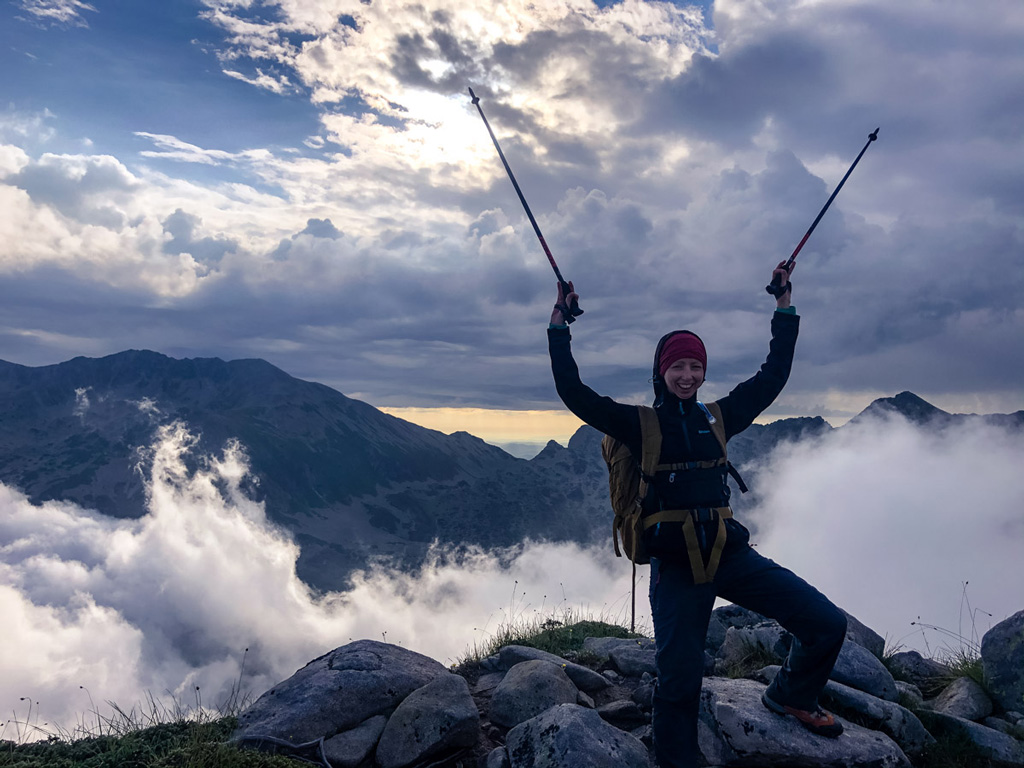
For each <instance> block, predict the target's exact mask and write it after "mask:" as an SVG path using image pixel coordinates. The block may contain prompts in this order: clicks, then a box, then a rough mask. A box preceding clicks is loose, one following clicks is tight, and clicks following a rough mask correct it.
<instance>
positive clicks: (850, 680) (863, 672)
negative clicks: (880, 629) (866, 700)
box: [830, 640, 900, 701]
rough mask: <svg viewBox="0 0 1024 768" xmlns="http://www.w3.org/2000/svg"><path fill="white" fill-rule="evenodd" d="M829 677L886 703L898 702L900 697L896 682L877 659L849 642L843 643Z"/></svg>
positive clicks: (862, 648) (861, 647) (867, 651)
mask: <svg viewBox="0 0 1024 768" xmlns="http://www.w3.org/2000/svg"><path fill="white" fill-rule="evenodd" d="M830 677H831V678H832V679H833V680H835V681H836V682H837V683H842V684H843V685H848V686H850V687H851V688H856V689H857V690H859V691H864V692H865V693H870V694H871V695H872V696H877V697H878V698H880V699H885V700H886V701H898V700H899V697H900V696H899V691H898V690H897V688H896V681H895V680H894V679H893V677H892V674H890V672H889V670H888V669H886V668H885V665H884V664H883V663H882V662H881V661H880V660H879V659H878V657H877V656H875V655H874V654H873V653H871V651H869V650H867V649H866V648H864V647H863V646H860V645H858V644H857V643H854V642H851V641H849V640H847V641H846V642H844V643H843V648H842V650H841V651H840V652H839V658H838V659H836V665H835V666H834V667H833V668H832V674H831V675H830Z"/></svg>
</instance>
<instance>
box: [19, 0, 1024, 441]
mask: <svg viewBox="0 0 1024 768" xmlns="http://www.w3.org/2000/svg"><path fill="white" fill-rule="evenodd" d="M1022 38H1024V5H1022V4H1021V3H1020V2H1019V0H980V1H979V2H976V3H969V4H965V3H956V2H935V1H934V0H906V2H901V3H891V2H888V0H778V1H777V2H772V3H764V2H762V1H761V0H714V2H706V3H703V4H700V5H687V4H685V3H667V2H641V1H640V0H621V1H620V2H599V3H596V4H595V3H593V2H591V0H542V1H541V2H519V1H518V0H517V1H505V2H488V1H487V0H477V1H476V2H472V3H467V2H462V1H461V0H459V1H458V2H455V1H454V0H425V1H424V0H416V2H405V1H404V0H391V1H389V2H387V3H382V2H375V1H372V0H371V1H369V2H367V1H359V2H357V1H356V0H315V1H314V0H167V2H161V3H139V2H133V1H131V0H109V1H108V2H100V1H98V0H95V1H94V2H85V0H4V2H2V3H0V43H2V45H0V68H2V71H3V72H4V73H5V76H4V78H3V81H2V83H0V359H4V360H7V361H10V362H15V363H19V364H23V365H30V366H37V365H49V364H53V363H57V362H61V361H63V360H67V359H70V358H72V357H74V356H77V355H86V356H93V357H95V356H102V355H106V354H112V353H115V352H118V351H122V350H124V349H130V348H146V349H153V350H156V351H159V352H163V353H165V354H168V355H171V356H174V357H179V358H180V357H208V356H215V357H221V358H224V359H237V358H246V357H260V358H264V359H266V360H269V361H270V362H271V363H273V364H275V365H277V366H279V367H281V368H283V369H284V370H286V371H287V372H289V373H291V374H292V375H294V376H297V377H300V378H304V379H308V380H314V381H319V382H322V383H325V384H328V385H330V386H333V387H335V388H337V389H338V390H340V391H341V392H343V393H345V394H347V395H350V396H352V397H357V398H359V399H362V400H365V401H367V402H369V403H371V404H373V405H375V406H378V407H381V408H385V409H388V410H389V412H391V413H395V414H397V415H400V416H406V417H408V418H411V419H417V420H419V421H420V422H421V423H426V424H429V425H430V426H433V427H436V428H440V429H443V430H444V431H453V430H455V429H467V430H469V431H473V432H475V433H476V434H478V435H481V436H483V437H485V439H491V440H492V441H495V442H530V441H531V440H532V441H535V442H539V443H543V442H544V441H546V440H547V439H549V438H556V439H559V440H562V441H564V440H565V439H566V438H567V437H568V436H569V435H570V434H571V433H572V431H573V430H574V429H575V428H576V426H577V425H578V422H575V421H573V420H572V419H571V418H570V419H567V418H566V417H565V412H564V409H563V408H562V406H561V404H560V403H559V401H558V399H557V396H556V394H555V392H554V387H553V385H552V383H551V377H550V371H549V368H548V362H547V356H546V349H545V343H546V342H545V337H544V329H545V327H546V325H547V318H548V315H549V313H550V308H551V304H552V303H553V298H554V277H553V274H552V273H551V270H550V268H549V265H548V264H547V261H546V259H545V257H544V255H543V252H542V251H541V249H540V246H539V244H538V242H537V240H536V238H535V236H534V233H533V231H532V229H531V228H530V226H529V223H528V221H527V220H526V218H525V216H524V213H523V211H522V208H521V206H520V204H519V201H518V198H517V197H516V196H515V193H514V190H513V188H512V186H511V184H510V183H509V180H508V178H507V177H506V176H505V173H504V170H503V168H502V166H501V164H500V162H499V160H498V158H497V155H496V153H495V150H494V147H493V146H492V144H491V142H490V139H489V137H488V135H487V133H486V130H485V128H484V126H483V124H482V121H481V120H480V118H479V116H478V115H477V113H476V111H475V109H474V108H473V106H472V104H471V103H470V99H469V96H468V92H467V87H473V89H474V91H475V92H476V94H477V95H478V96H480V97H481V106H482V107H483V108H484V110H485V112H486V114H487V117H488V119H489V120H490V122H491V124H492V125H493V127H494V129H495V132H496V134H497V136H498V138H499V141H500V142H501V145H502V148H503V150H504V152H505V154H506V156H507V157H508V159H509V162H510V164H511V165H512V167H513V169H514V171H515V173H516V176H517V178H518V180H519V183H520V185H521V186H522V188H523V191H524V193H525V194H526V196H527V199H528V200H529V203H530V205H531V208H532V209H533V211H534V213H535V214H536V217H537V220H538V223H539V225H540V227H541V229H542V231H543V232H544V235H545V238H546V239H547V241H548V243H549V244H550V246H551V249H552V251H553V253H554V255H555V258H556V260H557V261H558V264H559V266H560V268H561V271H562V272H563V274H564V275H565V276H566V277H567V278H568V279H571V280H573V281H574V284H575V285H576V287H577V289H578V291H579V293H580V295H581V305H582V306H583V308H584V309H585V311H586V313H585V314H584V315H583V316H582V317H581V318H580V319H579V321H578V322H577V323H576V324H575V325H574V326H573V336H574V350H575V353H576V356H577V358H578V360H579V362H580V365H581V369H582V372H583V378H584V381H586V382H587V383H588V384H590V385H591V386H592V387H594V388H595V389H597V390H598V391H599V392H601V393H602V394H607V395H610V396H612V397H615V398H616V399H619V400H623V401H628V402H642V401H644V400H646V399H647V398H648V397H649V390H648V389H647V387H648V384H647V379H648V377H649V373H648V371H649V370H650V367H649V366H650V358H651V356H652V352H653V348H654V345H655V343H656V341H657V339H658V338H659V337H660V336H661V335H662V334H663V333H664V332H666V331H667V330H671V329H673V328H690V329H691V330H695V331H697V332H698V333H699V334H700V335H701V336H702V337H703V338H704V339H705V341H706V342H707V345H708V347H709V355H710V358H709V368H708V376H709V380H708V382H707V384H706V385H705V388H704V389H703V390H702V397H703V398H704V399H713V398H715V397H720V396H722V395H724V394H725V393H726V392H728V390H729V389H730V388H731V387H732V386H733V385H735V384H736V383H738V382H739V381H741V380H743V379H745V378H747V377H748V376H750V375H751V374H752V373H753V372H754V371H755V370H756V369H757V367H758V366H759V365H760V363H761V361H762V360H763V358H764V355H765V353H766V351H767V342H768V338H769V332H768V321H769V316H770V312H771V311H772V308H773V304H772V299H771V297H769V296H768V295H767V294H766V293H765V292H764V290H763V286H764V284H765V283H766V282H767V281H768V278H769V277H770V271H771V268H772V267H773V266H774V265H775V264H776V263H777V262H778V261H780V260H782V259H784V258H786V257H788V255H789V254H790V253H791V252H792V250H793V248H794V247H795V246H796V243H797V242H798V241H799V240H800V238H801V236H802V235H803V233H804V232H805V231H806V229H807V227H808V226H809V225H810V222H811V221H812V220H813V218H814V216H815V215H816V214H817V212H818V210H819V209H820V208H821V206H822V205H823V204H824V202H825V200H826V199H827V198H828V195H829V194H830V192H831V190H832V189H834V187H835V185H836V184H837V183H838V181H839V179H841V178H842V175H843V174H844V173H845V171H846V169H847V168H848V167H849V165H850V163H851V162H852V161H853V158H854V157H856V154H857V152H859V151H860V149H861V148H862V146H863V145H864V144H865V143H866V140H867V135H868V133H869V132H870V131H872V130H874V129H875V128H876V127H880V128H881V131H880V134H879V140H878V141H877V142H875V143H874V144H872V145H871V147H870V149H869V151H868V152H867V153H866V154H865V155H864V158H863V159H862V161H861V163H860V164H859V165H858V167H857V169H856V171H855V172H854V174H853V175H852V176H851V177H850V180H849V181H848V183H847V184H846V186H845V187H844V188H843V190H842V193H841V194H840V195H839V197H838V198H837V200H836V203H835V204H834V205H833V206H832V208H831V209H830V210H829V212H828V214H827V215H826V216H825V218H824V219H823V220H822V223H821V224H820V226H819V227H818V228H817V230H816V231H815V233H814V235H813V236H812V238H811V240H810V241H809V243H808V245H807V246H806V247H805V248H804V250H803V251H802V253H801V254H800V258H799V260H798V262H797V269H796V272H795V273H794V285H795V290H794V294H793V301H794V304H795V305H796V307H797V310H798V312H799V313H800V315H801V318H802V329H801V338H800V343H799V345H798V349H797V360H796V364H795V367H794V371H793V375H792V377H791V379H790V382H789V384H788V386H787V388H786V390H785V391H784V393H783V394H782V396H781V397H780V398H779V400H778V401H777V402H776V403H775V404H774V405H773V406H772V408H771V409H770V410H769V411H768V412H767V413H766V414H765V418H767V419H771V418H778V417H781V416H792V415H822V416H825V417H826V418H828V419H829V420H830V421H832V422H833V423H842V422H843V421H845V420H846V419H847V418H849V417H850V416H851V415H853V414H855V413H857V412H859V411H860V410H861V409H863V408H864V407H865V406H866V405H867V404H868V403H870V402H871V400H873V399H874V398H876V397H880V396H891V395H894V394H896V393H898V392H900V391H904V390H911V391H913V392H915V393H917V394H919V395H921V396H922V397H925V398H926V399H928V400H929V401H930V402H933V403H934V404H936V405H938V406H939V407H942V408H945V409H946V410H950V411H955V412H1011V411H1015V410H1019V409H1021V408H1024V388H1022V387H1021V381H1022V374H1024V345H1022V344H1021V343H1020V340H1021V338H1024V309H1022V298H1024V231H1022V224H1024V216H1022V214H1024V138H1022V133H1021V130H1020V126H1021V125H1022V124H1024V87H1022V85H1021V82H1022V81H1021V77H1020V73H1021V72H1022V71H1024V46H1021V45H1020V41H1021V39H1022ZM523 411H529V412H531V415H530V418H529V420H528V421H529V424H527V423H526V421H525V420H524V421H523V423H522V424H520V425H519V426H518V427H517V428H515V429H511V431H510V424H511V423H512V420H511V417H512V416H514V415H515V414H516V413H518V412H523ZM510 414H511V415H510Z"/></svg>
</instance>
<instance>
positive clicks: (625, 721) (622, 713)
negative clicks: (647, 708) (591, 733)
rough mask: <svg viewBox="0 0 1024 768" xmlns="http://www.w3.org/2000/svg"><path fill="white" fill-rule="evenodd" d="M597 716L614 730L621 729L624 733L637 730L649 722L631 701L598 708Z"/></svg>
mask: <svg viewBox="0 0 1024 768" xmlns="http://www.w3.org/2000/svg"><path fill="white" fill-rule="evenodd" d="M597 714H599V715H600V716H601V719H602V720H604V721H605V722H608V723H611V724H612V725H614V726H615V727H616V728H621V729H622V730H624V731H628V730H630V729H632V728H639V727H640V726H641V725H644V724H645V723H647V722H648V721H649V720H650V718H649V717H648V716H647V715H645V714H644V712H643V710H641V709H640V707H639V706H638V705H637V704H635V703H634V702H632V701H622V700H620V701H613V702H611V703H609V704H605V705H604V706H601V707H598V708H597Z"/></svg>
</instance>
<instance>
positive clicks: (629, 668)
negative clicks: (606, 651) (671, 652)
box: [611, 647, 658, 677]
mask: <svg viewBox="0 0 1024 768" xmlns="http://www.w3.org/2000/svg"><path fill="white" fill-rule="evenodd" d="M656 659H657V654H656V653H655V652H654V651H653V650H649V651H648V650H643V649H641V648H635V647H634V648H629V647H622V648H614V649H612V652H611V662H612V664H614V665H615V668H616V669H617V670H618V671H619V672H620V673H621V674H623V675H625V676H626V677H640V675H642V674H644V673H645V672H646V673H647V674H650V675H656V674H657V673H658V665H657V663H656Z"/></svg>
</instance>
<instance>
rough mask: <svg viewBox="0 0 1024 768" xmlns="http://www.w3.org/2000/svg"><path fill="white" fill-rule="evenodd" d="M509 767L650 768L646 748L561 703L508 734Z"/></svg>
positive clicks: (590, 712) (591, 715) (593, 715)
mask: <svg viewBox="0 0 1024 768" xmlns="http://www.w3.org/2000/svg"><path fill="white" fill-rule="evenodd" d="M505 748H506V749H507V750H508V757H509V768H580V766H586V768H650V767H651V761H650V758H649V757H648V754H647V748H646V747H645V746H644V745H643V744H642V743H641V742H640V741H639V740H638V739H637V738H636V737H634V736H631V735H630V734H628V733H625V732H624V731H620V730H619V729H618V728H616V727H614V726H612V725H609V724H608V723H606V722H604V721H603V720H602V719H601V717H600V715H598V714H597V712H595V711H594V710H592V709H583V708H582V707H578V706H576V705H574V704H561V705H559V706H556V707H552V708H551V709H549V710H547V711H546V712H544V713H543V714H540V715H538V716H537V717H534V718H531V719H530V720H527V721H525V722H523V723H521V724H519V725H517V726H516V727H515V728H513V729H512V730H511V731H509V732H508V738H507V739H506V741H505Z"/></svg>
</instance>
